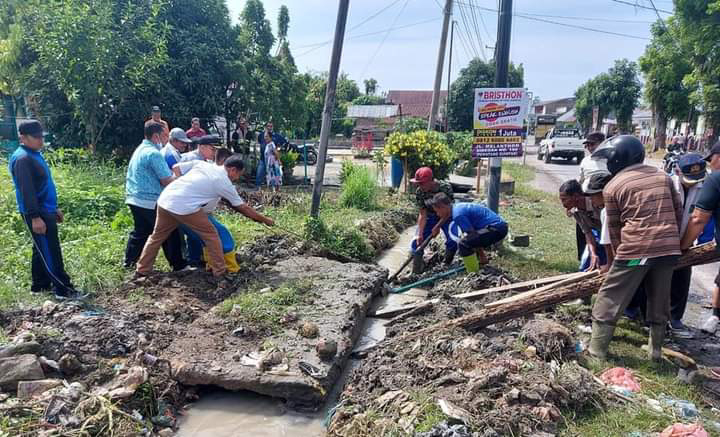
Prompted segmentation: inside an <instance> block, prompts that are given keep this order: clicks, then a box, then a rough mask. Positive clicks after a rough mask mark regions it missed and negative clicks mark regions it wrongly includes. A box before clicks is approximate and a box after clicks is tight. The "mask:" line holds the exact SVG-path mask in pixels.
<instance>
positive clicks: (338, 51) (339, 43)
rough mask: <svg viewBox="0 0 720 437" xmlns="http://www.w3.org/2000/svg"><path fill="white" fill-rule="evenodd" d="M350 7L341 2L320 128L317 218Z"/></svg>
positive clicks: (315, 199)
mask: <svg viewBox="0 0 720 437" xmlns="http://www.w3.org/2000/svg"><path fill="white" fill-rule="evenodd" d="M349 6H350V0H340V5H339V6H338V13H337V21H336V22H335V40H334V41H333V49H332V57H331V58H330V74H329V75H328V83H327V89H326V90H325V107H324V108H323V115H322V125H321V127H320V150H319V151H318V162H317V167H315V181H314V182H313V193H312V206H311V207H310V215H311V216H312V217H315V218H317V216H318V213H319V212H320V197H321V196H322V186H323V179H324V178H325V158H326V156H327V146H328V137H329V136H330V128H331V124H332V113H333V107H334V106H335V88H336V86H337V77H338V71H339V70H340V56H341V55H342V48H343V40H344V38H345V23H346V22H347V14H348V7H349Z"/></svg>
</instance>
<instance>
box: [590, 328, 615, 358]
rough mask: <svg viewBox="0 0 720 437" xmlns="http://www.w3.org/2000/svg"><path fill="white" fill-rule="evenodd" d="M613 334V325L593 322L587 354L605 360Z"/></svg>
mask: <svg viewBox="0 0 720 437" xmlns="http://www.w3.org/2000/svg"><path fill="white" fill-rule="evenodd" d="M614 332H615V326H614V325H608V324H606V323H598V322H593V324H592V335H591V337H590V344H589V345H588V353H589V354H590V355H592V356H593V357H595V358H599V359H601V360H604V359H606V358H607V353H608V348H609V347H610V342H611V341H612V338H613V333H614Z"/></svg>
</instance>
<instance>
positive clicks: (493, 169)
mask: <svg viewBox="0 0 720 437" xmlns="http://www.w3.org/2000/svg"><path fill="white" fill-rule="evenodd" d="M511 26H512V0H500V13H499V15H498V31H497V42H496V43H495V87H496V88H507V86H508V64H509V63H510V29H511ZM501 174H502V158H490V183H489V184H488V207H489V208H490V209H491V210H492V211H494V212H498V206H499V204H500V176H501Z"/></svg>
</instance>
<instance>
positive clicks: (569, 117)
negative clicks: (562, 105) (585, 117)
mask: <svg viewBox="0 0 720 437" xmlns="http://www.w3.org/2000/svg"><path fill="white" fill-rule="evenodd" d="M575 121H577V117H576V116H575V108H573V109H571V110H569V111H568V112H566V113H564V114H563V115H561V116H560V117H558V118H557V122H559V123H573V122H575Z"/></svg>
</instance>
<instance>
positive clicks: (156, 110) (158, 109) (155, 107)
mask: <svg viewBox="0 0 720 437" xmlns="http://www.w3.org/2000/svg"><path fill="white" fill-rule="evenodd" d="M151 110H152V112H160V107H159V106H153V107H152V109H151Z"/></svg>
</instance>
